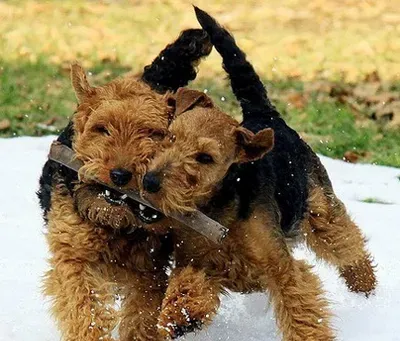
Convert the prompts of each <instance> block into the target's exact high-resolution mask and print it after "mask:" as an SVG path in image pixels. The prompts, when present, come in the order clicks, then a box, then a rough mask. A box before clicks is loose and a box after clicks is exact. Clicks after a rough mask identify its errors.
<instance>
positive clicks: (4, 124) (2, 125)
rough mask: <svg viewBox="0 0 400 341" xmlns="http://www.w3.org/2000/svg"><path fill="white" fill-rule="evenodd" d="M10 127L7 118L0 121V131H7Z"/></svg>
mask: <svg viewBox="0 0 400 341" xmlns="http://www.w3.org/2000/svg"><path fill="white" fill-rule="evenodd" d="M10 127H11V121H10V120H9V119H8V118H5V119H4V120H1V121H0V131H4V130H7V129H9V128H10Z"/></svg>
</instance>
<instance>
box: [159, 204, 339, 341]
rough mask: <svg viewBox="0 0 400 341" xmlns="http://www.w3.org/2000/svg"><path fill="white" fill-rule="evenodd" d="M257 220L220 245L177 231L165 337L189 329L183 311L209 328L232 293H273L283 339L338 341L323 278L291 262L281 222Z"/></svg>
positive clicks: (238, 226)
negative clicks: (226, 294)
mask: <svg viewBox="0 0 400 341" xmlns="http://www.w3.org/2000/svg"><path fill="white" fill-rule="evenodd" d="M254 215H255V216H256V217H257V218H253V219H250V220H249V221H246V222H243V223H234V224H231V225H230V226H229V227H230V232H229V235H228V237H227V239H226V240H225V241H224V242H223V243H222V245H221V246H218V245H214V244H211V243H210V242H209V241H208V240H206V239H205V238H204V237H202V236H200V235H197V234H195V233H193V232H192V231H190V230H188V229H187V228H184V227H181V229H179V230H178V231H176V240H177V244H178V245H179V248H177V249H176V258H177V259H176V261H177V265H178V270H177V271H176V272H175V273H173V275H172V277H171V279H170V282H169V286H168V289H167V295H166V298H165V299H164V301H163V308H162V311H161V315H160V321H159V325H160V330H161V331H162V333H163V335H165V334H166V333H168V334H169V335H170V336H174V333H175V331H174V329H173V328H171V324H172V325H177V326H180V327H181V326H185V325H187V324H188V322H187V320H185V317H186V315H185V316H184V315H183V314H182V311H185V312H187V314H188V316H190V319H191V320H194V321H200V322H201V323H202V324H208V323H209V322H210V318H211V317H212V316H213V315H214V314H215V312H216V310H217V309H218V305H219V300H218V299H217V297H218V296H219V295H220V294H221V290H222V288H227V289H230V290H233V291H237V292H254V291H265V292H268V293H269V294H270V299H271V303H272V305H273V307H274V311H275V316H276V319H277V324H278V326H279V328H280V330H281V332H282V336H283V339H284V340H290V341H292V340H293V341H294V340H295V341H303V340H321V341H322V340H324V341H325V340H333V339H334V335H333V331H332V330H331V328H330V320H331V314H330V313H329V309H328V304H327V301H326V300H325V298H324V293H323V290H322V288H321V283H320V281H319V279H318V277H316V276H315V275H314V274H313V273H312V272H311V270H310V266H309V265H306V264H305V263H304V262H302V261H297V260H295V259H294V258H293V257H292V255H291V253H290V252H289V250H288V248H287V247H286V245H285V240H284V237H283V236H280V235H279V234H278V233H277V232H276V224H277V222H276V221H274V220H273V219H271V218H270V217H269V216H268V215H266V214H265V213H263V212H257V211H256V212H255V213H254ZM193 269H194V270H193ZM204 274H206V275H207V277H204ZM207 282H208V283H207ZM199 293H203V296H202V297H199ZM192 297H193V299H192ZM183 309H184V310H183ZM207 309H208V310H207Z"/></svg>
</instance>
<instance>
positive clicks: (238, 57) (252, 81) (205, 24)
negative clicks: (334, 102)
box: [194, 6, 279, 120]
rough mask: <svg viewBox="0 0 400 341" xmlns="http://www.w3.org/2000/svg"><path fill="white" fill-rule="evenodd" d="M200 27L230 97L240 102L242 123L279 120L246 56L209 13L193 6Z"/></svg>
mask: <svg viewBox="0 0 400 341" xmlns="http://www.w3.org/2000/svg"><path fill="white" fill-rule="evenodd" d="M194 10H195V12H196V17H197V20H198V22H199V23H200V25H201V27H202V28H203V29H204V30H205V31H206V32H207V33H208V35H209V36H210V39H211V43H212V44H213V45H214V47H215V48H216V50H217V51H218V53H219V54H220V55H221V57H222V60H223V68H224V70H225V71H226V73H227V74H228V75H229V78H230V81H231V86H232V90H233V93H234V94H235V96H236V98H237V99H238V101H239V102H240V105H241V107H242V110H243V119H244V120H246V119H247V118H250V117H257V116H261V115H263V116H265V115H268V116H279V113H278V111H277V110H276V109H275V107H274V106H273V105H272V104H271V102H270V101H269V99H268V95H267V90H266V89H265V87H264V85H263V83H262V82H261V80H260V77H259V76H258V75H257V73H256V72H255V70H254V68H253V66H252V65H251V64H250V63H249V62H248V61H247V60H246V54H245V53H244V52H243V51H242V50H241V49H240V48H239V47H238V46H237V45H236V42H235V39H234V38H233V36H232V35H231V34H230V33H229V32H228V31H227V30H226V29H224V28H223V27H222V26H221V25H220V24H218V22H217V21H216V20H215V19H214V18H213V17H211V16H210V15H209V14H208V13H206V12H204V11H203V10H201V9H199V8H198V7H196V6H194Z"/></svg>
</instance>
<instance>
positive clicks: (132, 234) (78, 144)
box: [38, 30, 211, 341]
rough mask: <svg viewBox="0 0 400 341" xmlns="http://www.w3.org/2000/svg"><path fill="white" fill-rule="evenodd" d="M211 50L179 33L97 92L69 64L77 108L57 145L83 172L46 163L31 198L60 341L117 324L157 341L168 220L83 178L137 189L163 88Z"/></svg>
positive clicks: (78, 340) (159, 121) (189, 72)
mask: <svg viewBox="0 0 400 341" xmlns="http://www.w3.org/2000/svg"><path fill="white" fill-rule="evenodd" d="M210 51H211V44H210V42H209V39H208V37H207V35H206V34H205V33H204V31H202V30H187V31H184V32H183V33H182V35H181V36H180V37H179V38H178V40H177V41H175V43H173V44H172V45H169V46H167V48H166V49H165V50H164V51H162V52H161V54H160V56H159V57H158V58H156V60H155V61H154V62H153V63H152V64H151V65H150V66H148V67H146V69H145V72H144V74H143V76H142V77H141V78H137V77H133V76H126V77H123V78H120V79H117V80H114V81H112V82H110V83H109V84H106V85H104V86H101V87H92V86H91V85H90V84H89V83H88V81H87V79H86V75H85V72H84V70H83V69H82V68H81V67H80V66H79V65H77V64H74V65H72V69H71V77H72V84H73V87H74V90H75V93H76V97H77V99H78V109H77V111H76V113H75V114H74V116H73V118H72V121H71V123H70V124H69V125H68V127H67V128H66V129H65V130H64V131H63V132H62V134H61V135H60V137H59V139H58V140H59V141H60V142H61V143H63V144H66V145H67V146H69V147H72V149H73V150H74V151H75V153H76V156H77V158H78V159H79V160H81V161H83V163H84V166H83V167H82V169H81V171H80V174H79V178H78V177H77V176H76V174H74V173H73V172H71V171H69V170H68V169H66V168H65V167H64V166H61V165H59V164H56V163H55V162H53V161H48V162H47V163H46V165H45V166H44V169H43V173H42V177H41V179H40V190H39V192H38V196H39V199H40V203H41V206H42V208H43V210H44V217H45V221H46V222H47V228H48V233H47V235H46V237H47V242H48V245H49V249H50V253H51V257H50V260H49V264H50V268H51V269H50V270H49V271H48V272H47V273H46V275H45V279H44V291H45V294H46V295H47V296H48V297H50V298H51V299H52V313H53V316H54V317H55V319H56V320H57V323H58V326H59V329H60V331H61V334H62V339H63V340H65V341H67V340H68V341H91V340H92V341H98V340H103V341H109V340H113V337H112V333H113V330H114V329H115V328H116V327H117V325H118V327H119V337H120V340H122V341H128V340H129V341H132V340H140V341H144V340H159V339H161V337H160V336H159V335H158V333H157V328H156V323H157V318H158V315H159V309H160V306H161V302H162V299H163V297H164V293H165V288H166V280H167V276H166V273H165V271H166V267H167V265H168V261H169V257H170V254H171V243H170V240H169V237H168V235H165V233H166V232H167V230H168V227H169V222H168V219H167V218H165V217H164V216H163V215H161V214H159V213H158V212H156V211H154V210H152V209H150V208H148V207H145V206H143V205H140V204H138V203H137V202H135V201H133V200H131V199H129V198H127V197H126V196H124V195H120V194H118V193H117V192H115V191H112V190H109V189H107V188H106V187H104V186H102V185H99V184H97V183H95V182H94V181H93V180H92V179H93V177H95V178H98V179H100V180H101V181H102V182H104V183H106V184H107V183H109V184H114V185H117V186H119V187H121V188H122V187H123V188H127V189H135V188H137V184H138V181H140V179H141V176H142V175H143V173H144V172H145V170H146V164H147V163H148V162H149V160H150V159H151V158H152V157H153V155H154V153H155V151H156V150H157V149H158V148H159V141H160V140H161V139H162V138H163V136H164V134H166V133H167V127H168V124H169V122H170V119H171V107H170V105H169V103H168V101H167V98H168V95H167V94H163V93H162V92H165V91H166V90H169V91H174V90H176V88H177V87H178V86H180V85H185V84H186V83H187V82H188V81H189V80H191V79H193V78H194V76H195V74H196V72H195V69H194V66H195V65H196V64H197V62H198V60H199V59H200V58H201V57H203V56H205V55H207V54H209V52H210ZM117 298H121V299H122V307H121V309H120V311H119V312H117V310H116V309H115V302H116V299H117Z"/></svg>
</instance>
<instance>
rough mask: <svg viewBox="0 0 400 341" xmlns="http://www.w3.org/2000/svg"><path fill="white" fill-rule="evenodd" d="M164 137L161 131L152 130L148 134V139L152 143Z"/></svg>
mask: <svg viewBox="0 0 400 341" xmlns="http://www.w3.org/2000/svg"><path fill="white" fill-rule="evenodd" d="M164 137H165V132H163V131H162V130H153V131H152V132H151V133H150V138H151V139H152V140H154V141H162V140H163V139H164Z"/></svg>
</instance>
